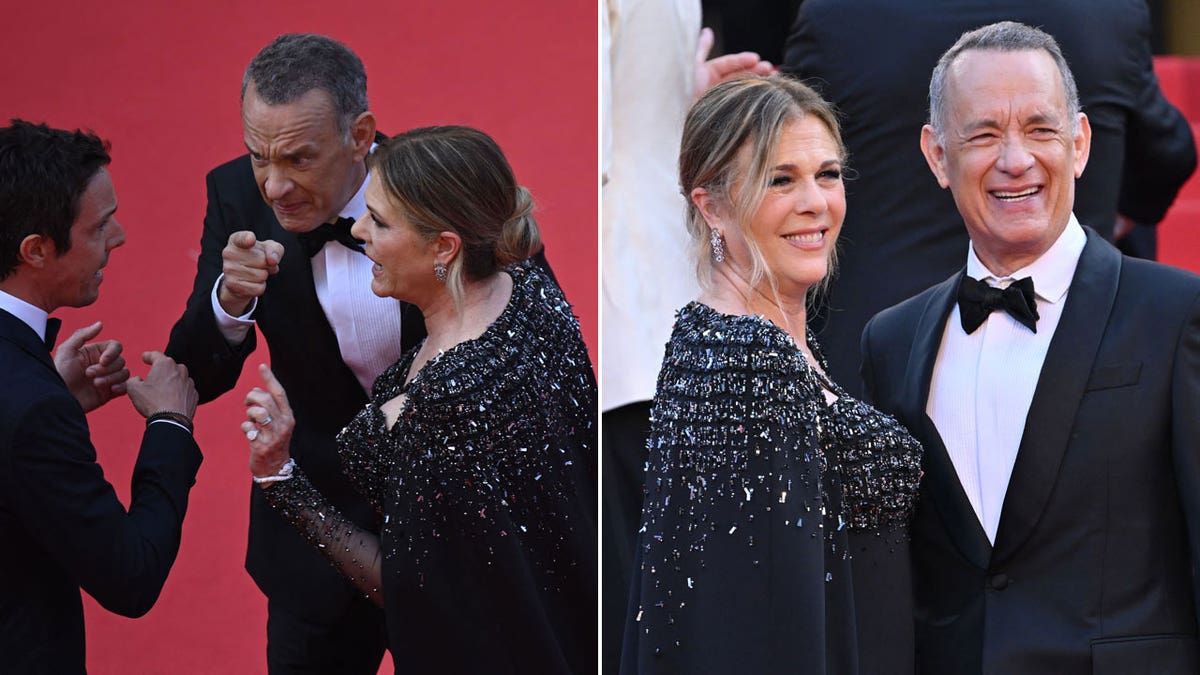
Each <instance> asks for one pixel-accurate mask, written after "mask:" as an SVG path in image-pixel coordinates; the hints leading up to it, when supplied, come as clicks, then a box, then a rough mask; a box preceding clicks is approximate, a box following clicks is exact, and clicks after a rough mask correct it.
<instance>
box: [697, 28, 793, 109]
mask: <svg viewBox="0 0 1200 675" xmlns="http://www.w3.org/2000/svg"><path fill="white" fill-rule="evenodd" d="M714 39H715V38H714V37H713V32H712V29H711V28H704V29H702V30H701V31H700V41H699V42H698V43H697V44H696V82H695V91H694V94H695V97H696V98H700V97H701V96H703V95H704V92H706V91H708V90H709V88H710V87H714V86H716V85H718V84H720V83H722V82H724V81H725V80H729V79H732V78H734V77H737V76H738V75H743V74H746V73H752V74H754V75H770V74H771V73H773V72H775V66H772V65H771V62H770V61H763V60H761V59H759V58H758V54H756V53H754V52H738V53H737V54H726V55H724V56H718V57H716V58H715V59H709V58H708V53H709V52H710V51H712V46H713V40H714Z"/></svg>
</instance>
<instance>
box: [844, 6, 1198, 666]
mask: <svg viewBox="0 0 1200 675" xmlns="http://www.w3.org/2000/svg"><path fill="white" fill-rule="evenodd" d="M929 91H930V109H931V113H930V123H929V124H928V125H926V126H925V127H924V129H923V130H922V135H921V148H922V150H923V152H924V154H925V156H926V158H927V161H928V166H929V167H930V168H931V169H932V171H933V174H934V176H935V177H936V178H937V181H938V183H939V184H940V185H941V186H943V187H948V188H949V189H950V192H951V194H952V196H953V198H954V201H955V203H956V205H957V207H958V210H959V213H960V214H961V217H962V220H963V221H964V222H965V223H966V229H967V233H968V234H969V235H970V239H971V246H970V249H969V252H968V257H967V266H966V269H965V271H960V272H959V273H957V274H955V275H953V276H952V277H951V278H950V279H948V280H946V281H944V282H943V283H941V284H939V285H936V286H934V287H932V288H930V289H929V290H927V291H925V292H924V293H921V294H920V295H917V296H916V297H914V298H912V299H910V300H907V301H905V302H903V303H901V304H899V305H897V306H895V307H892V308H890V309H888V310H886V311H884V312H881V313H880V314H879V315H877V316H876V317H875V318H873V319H872V320H871V321H870V323H868V325H867V327H866V330H865V331H864V334H863V338H862V348H863V360H864V365H863V375H864V379H865V381H866V385H867V390H868V393H869V396H870V398H871V399H872V400H873V401H874V403H875V404H876V405H877V406H879V407H880V408H881V409H883V410H885V411H888V412H891V413H893V414H895V415H896V416H897V417H898V418H899V419H900V421H901V422H902V423H903V424H905V425H906V426H907V427H908V428H909V429H911V430H912V431H913V433H914V434H915V435H916V436H917V437H918V438H919V439H920V440H921V441H922V443H923V444H924V446H925V459H924V472H925V473H924V479H923V482H922V487H921V492H920V499H919V503H918V507H917V511H916V514H915V516H914V522H913V525H912V549H911V550H912V556H913V575H914V584H913V585H914V594H915V605H916V610H915V611H916V630H917V663H918V667H919V671H920V672H922V673H935V674H938V675H940V674H942V673H989V674H991V673H995V674H1008V673H1014V674H1016V673H1019V674H1021V675H1041V674H1045V675H1050V674H1054V675H1073V674H1079V675H1082V674H1084V673H1121V674H1123V675H1126V674H1134V673H1155V674H1157V675H1172V674H1180V675H1182V674H1183V673H1190V674H1194V673H1196V672H1200V648H1198V645H1197V625H1196V611H1195V605H1194V597H1195V595H1194V593H1195V587H1194V582H1193V579H1192V565H1193V561H1195V560H1197V559H1198V556H1197V551H1198V548H1197V547H1198V545H1200V413H1198V411H1200V278H1198V277H1196V276H1195V275H1192V274H1189V273H1187V272H1183V271H1181V270H1177V269H1173V268H1170V267H1166V266H1163V265H1159V264H1157V263H1152V262H1147V261H1143V260H1138V259H1134V258H1127V257H1122V256H1121V255H1120V254H1119V253H1118V252H1117V250H1116V249H1115V248H1113V247H1112V245H1110V244H1109V243H1108V242H1106V241H1105V240H1104V238H1103V237H1101V236H1100V235H1099V234H1098V233H1097V232H1096V231H1095V230H1092V229H1087V228H1084V227H1082V226H1081V225H1080V224H1079V220H1077V219H1076V217H1075V215H1074V214H1073V213H1072V206H1073V204H1074V202H1075V200H1074V190H1075V179H1076V178H1078V177H1079V176H1080V175H1081V174H1082V173H1083V170H1084V166H1085V165H1086V164H1087V161H1088V155H1089V150H1090V140H1091V124H1090V119H1089V118H1088V116H1087V115H1085V114H1083V113H1081V112H1079V103H1078V97H1077V93H1076V90H1075V85H1074V82H1073V78H1072V77H1071V72H1070V70H1069V69H1068V67H1067V65H1066V62H1065V60H1064V59H1063V57H1062V54H1061V52H1060V51H1059V49H1058V46H1057V44H1056V43H1055V42H1054V40H1053V38H1051V37H1050V36H1049V35H1047V34H1045V33H1043V32H1041V31H1039V30H1037V29H1033V28H1029V27H1028V26H1025V25H1022V24H1015V23H1010V22H1005V23H1000V24H993V25H989V26H985V27H983V28H980V29H978V30H976V31H973V32H971V33H968V34H965V35H963V36H962V38H960V39H959V41H958V42H957V43H956V44H955V45H954V46H953V47H951V49H950V50H949V51H947V52H946V53H945V55H943V56H942V58H941V60H940V61H939V62H938V65H937V67H936V68H935V70H934V73H933V77H932V80H931V82H930V87H929ZM1091 170H1092V167H1089V171H1091ZM977 280H978V281H977ZM1001 289H1003V290H1001ZM992 310H995V311H992Z"/></svg>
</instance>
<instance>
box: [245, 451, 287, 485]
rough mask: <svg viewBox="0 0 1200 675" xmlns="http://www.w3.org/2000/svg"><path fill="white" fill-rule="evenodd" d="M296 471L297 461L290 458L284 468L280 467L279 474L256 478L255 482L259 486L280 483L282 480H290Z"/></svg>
mask: <svg viewBox="0 0 1200 675" xmlns="http://www.w3.org/2000/svg"><path fill="white" fill-rule="evenodd" d="M295 469H296V460H294V459H292V458H290V457H289V458H288V461H287V462H285V463H284V465H283V466H281V467H279V473H277V474H275V475H274V476H254V482H255V483H257V484H258V485H263V484H264V483H278V482H279V481H281V480H288V479H290V478H291V477H292V471H294V470H295Z"/></svg>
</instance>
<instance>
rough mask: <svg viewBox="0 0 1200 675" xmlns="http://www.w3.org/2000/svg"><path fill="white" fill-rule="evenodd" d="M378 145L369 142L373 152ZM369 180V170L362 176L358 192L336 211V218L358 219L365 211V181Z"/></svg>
mask: <svg viewBox="0 0 1200 675" xmlns="http://www.w3.org/2000/svg"><path fill="white" fill-rule="evenodd" d="M377 147H379V144H378V143H372V144H371V152H375V148H377ZM369 182H371V172H370V171H367V176H366V178H363V182H362V185H359V186H358V192H355V193H354V196H353V197H351V198H350V201H348V202H346V205H345V206H343V207H342V210H341V211H338V218H353V219H355V220H358V219H359V218H362V217H363V216H364V215H366V213H367V183H369Z"/></svg>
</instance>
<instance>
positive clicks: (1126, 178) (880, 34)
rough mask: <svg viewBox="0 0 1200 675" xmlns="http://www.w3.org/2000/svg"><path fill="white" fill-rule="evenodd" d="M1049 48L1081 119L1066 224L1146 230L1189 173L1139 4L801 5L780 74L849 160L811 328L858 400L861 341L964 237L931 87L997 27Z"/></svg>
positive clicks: (1183, 124)
mask: <svg viewBox="0 0 1200 675" xmlns="http://www.w3.org/2000/svg"><path fill="white" fill-rule="evenodd" d="M1005 19H1010V20H1015V21H1021V22H1024V23H1027V24H1029V25H1032V26H1038V27H1040V28H1042V29H1043V30H1045V31H1046V32H1048V33H1050V34H1051V35H1053V36H1054V37H1055V39H1057V40H1058V42H1059V44H1060V45H1061V47H1062V50H1063V53H1064V54H1065V55H1066V58H1067V61H1068V63H1069V64H1070V66H1071V70H1072V72H1073V73H1074V75H1075V80H1076V82H1077V84H1078V86H1079V99H1080V102H1081V104H1082V106H1083V111H1084V112H1085V113H1087V115H1088V118H1089V120H1090V121H1091V126H1092V131H1093V136H1092V151H1091V158H1090V159H1089V160H1088V166H1087V170H1086V171H1084V173H1083V177H1082V178H1080V179H1079V181H1078V183H1077V186H1076V192H1075V214H1076V215H1077V216H1078V217H1079V221H1080V222H1083V223H1087V224H1089V225H1092V226H1093V227H1095V228H1096V229H1097V231H1099V232H1100V233H1101V234H1103V235H1104V236H1105V237H1106V238H1111V237H1112V228H1113V222H1114V220H1115V217H1116V213H1117V211H1118V210H1119V211H1120V212H1121V213H1123V214H1125V215H1127V216H1129V217H1131V218H1133V219H1134V220H1136V221H1139V222H1145V223H1157V222H1158V221H1160V220H1162V217H1163V214H1164V213H1165V212H1166V210H1167V207H1169V206H1170V204H1171V202H1172V201H1173V200H1174V198H1175V194H1176V193H1177V192H1178V191H1179V188H1180V187H1181V186H1182V185H1183V183H1184V182H1185V181H1186V180H1187V178H1188V177H1189V176H1190V175H1191V174H1192V171H1193V170H1194V169H1195V166H1196V150H1195V144H1194V142H1193V140H1192V134H1191V129H1190V127H1189V126H1188V123H1187V121H1186V120H1185V119H1184V117H1183V115H1181V114H1180V113H1179V111H1178V110H1176V109H1175V108H1174V107H1173V106H1171V104H1170V103H1168V102H1167V101H1166V99H1165V98H1163V95H1162V92H1161V90H1160V89H1159V86H1158V80H1157V78H1156V77H1155V76H1154V71H1153V69H1152V68H1153V64H1152V61H1151V54H1150V20H1149V16H1148V12H1147V9H1146V4H1145V3H1144V2H1141V1H1139V0H1002V1H998V0H954V1H953V2H948V1H947V0H904V1H903V2H897V1H896V0H804V2H803V4H802V5H801V6H800V11H799V13H798V16H797V18H796V23H795V25H794V26H793V29H792V35H791V37H790V39H789V42H788V49H787V54H786V56H785V59H784V65H783V70H784V72H787V73H790V74H794V75H796V76H798V77H800V78H802V79H804V80H805V81H806V82H807V83H808V84H810V85H812V86H814V87H815V88H816V89H817V90H818V91H820V92H821V93H822V94H823V95H824V96H825V97H826V98H827V99H828V100H829V101H831V102H832V103H833V104H834V105H835V106H837V108H838V110H839V111H840V112H841V113H842V124H843V130H842V131H843V136H844V139H845V142H846V146H847V149H848V150H849V154H850V162H849V166H850V167H851V173H850V174H849V175H850V176H854V174H857V176H856V177H851V178H849V179H848V180H847V181H846V200H847V212H846V220H845V224H844V225H843V227H842V233H841V237H840V241H839V248H840V249H841V256H840V269H839V271H838V273H837V275H836V276H835V277H834V279H833V280H832V284H831V286H830V292H829V296H828V309H826V310H823V311H822V313H821V314H818V316H817V317H816V320H815V321H814V322H813V324H812V326H813V328H814V329H815V330H816V332H817V336H818V337H819V338H820V340H821V344H822V346H823V347H824V348H825V353H826V356H827V357H828V359H829V365H830V368H831V373H830V374H831V376H832V377H833V379H834V380H835V381H837V382H839V383H841V384H843V385H845V386H846V387H847V389H849V390H850V391H851V392H853V393H857V392H858V391H859V380H858V370H859V353H858V343H859V338H860V336H861V334H862V328H863V326H864V325H866V322H867V320H868V319H869V318H871V316H873V315H874V314H875V313H876V312H879V311H880V310H882V309H884V308H886V307H889V306H891V305H894V304H896V303H897V302H900V301H901V300H904V299H905V298H908V297H911V296H913V295H915V294H917V293H919V292H921V291H923V290H925V289H926V288H928V287H930V286H932V285H933V284H935V283H937V282H939V281H941V280H942V279H945V278H946V277H947V276H949V275H951V274H953V273H954V271H955V270H957V269H958V268H959V267H961V266H962V261H963V257H964V256H965V255H966V250H967V234H966V231H965V230H964V229H963V226H962V219H961V218H960V217H959V214H958V210H957V209H956V208H955V206H954V200H953V198H952V197H951V195H950V192H949V191H948V190H942V189H941V188H939V187H938V185H937V181H936V180H935V179H934V177H933V174H932V173H931V172H930V171H929V167H928V165H927V164H926V163H925V158H924V156H923V155H922V154H921V148H920V135H921V126H922V125H923V124H924V123H925V122H926V120H927V117H928V114H929V103H928V95H929V77H930V75H931V74H932V72H933V66H934V64H936V63H937V59H938V57H939V56H941V54H942V53H943V52H944V51H945V50H946V49H948V48H949V47H950V46H951V45H952V44H954V41H955V40H957V39H958V37H959V36H960V35H961V34H962V33H964V32H966V31H968V30H971V29H974V28H978V27H979V26H983V25H986V24H988V23H992V22H995V21H1000V20H1005Z"/></svg>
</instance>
